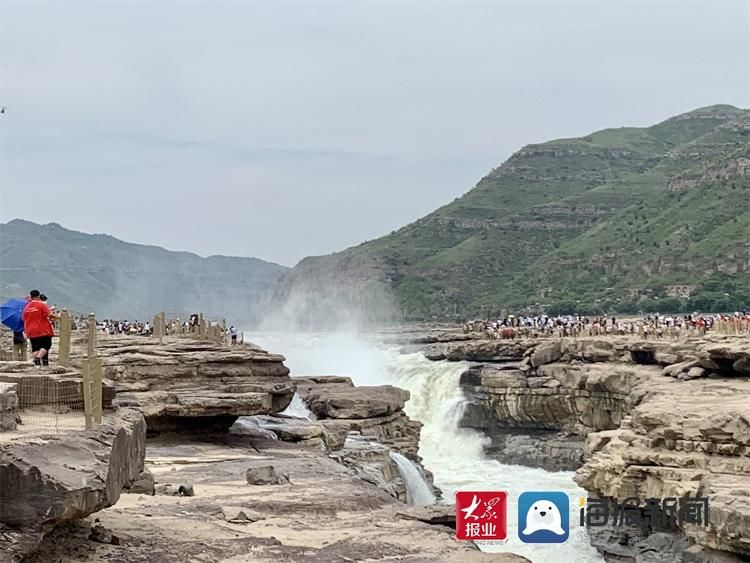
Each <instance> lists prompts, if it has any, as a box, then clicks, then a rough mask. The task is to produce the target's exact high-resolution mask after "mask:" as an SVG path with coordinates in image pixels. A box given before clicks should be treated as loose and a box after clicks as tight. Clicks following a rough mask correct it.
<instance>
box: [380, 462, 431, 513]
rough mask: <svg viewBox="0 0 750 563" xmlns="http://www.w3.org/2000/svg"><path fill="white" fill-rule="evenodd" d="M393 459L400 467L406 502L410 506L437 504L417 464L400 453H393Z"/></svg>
mask: <svg viewBox="0 0 750 563" xmlns="http://www.w3.org/2000/svg"><path fill="white" fill-rule="evenodd" d="M391 459H392V460H393V461H394V463H395V464H396V466H397V467H398V472H399V475H401V478H402V479H403V480H404V484H405V485H406V502H407V503H409V504H420V505H425V504H435V495H433V494H432V491H431V490H430V486H429V485H428V484H427V481H426V480H425V478H424V475H422V473H421V472H420V471H419V468H417V466H416V464H415V463H414V462H413V461H412V460H410V459H408V458H406V457H404V456H403V455H401V454H400V453H398V452H393V451H392V452H391Z"/></svg>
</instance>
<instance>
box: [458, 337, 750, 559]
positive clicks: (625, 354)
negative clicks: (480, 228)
mask: <svg viewBox="0 0 750 563" xmlns="http://www.w3.org/2000/svg"><path fill="white" fill-rule="evenodd" d="M559 344H560V352H559V354H558V352H557V348H556V345H554V346H553V345H551V344H550V342H549V341H548V340H547V341H544V340H543V341H540V342H537V343H534V341H529V346H530V348H529V349H528V351H527V352H526V353H525V356H526V357H527V358H529V361H528V363H527V364H526V368H525V369H523V366H522V367H521V369H514V368H511V369H505V368H506V367H507V366H506V365H503V364H501V363H486V364H482V365H478V366H474V367H472V368H470V369H469V370H467V371H466V372H465V373H464V374H463V375H462V377H461V385H462V387H463V389H464V392H465V394H466V396H467V399H468V404H467V405H466V408H465V411H464V417H463V422H462V423H463V425H465V426H469V427H473V428H477V429H481V430H483V431H484V432H486V433H487V435H488V436H489V437H490V438H492V446H491V447H490V448H489V449H488V453H489V454H493V453H494V454H496V455H498V456H499V457H501V458H502V459H503V460H509V459H510V460H513V461H516V462H518V463H523V464H528V465H535V466H539V465H541V466H542V467H547V468H550V469H554V468H558V469H559V468H566V469H576V468H578V472H577V477H576V480H577V481H578V482H579V483H580V485H581V486H582V487H584V488H585V489H587V490H588V491H590V492H592V493H594V494H595V495H598V496H603V497H610V498H616V499H620V500H622V499H624V498H626V497H629V496H636V497H640V498H641V499H645V498H654V497H656V498H664V497H678V498H679V497H684V496H686V495H690V496H706V497H708V499H709V505H710V519H709V525H708V526H707V527H701V526H693V525H685V526H684V527H683V528H682V529H681V532H682V533H684V534H686V536H687V538H689V539H690V540H691V541H692V542H695V543H696V544H697V546H698V547H696V548H695V550H697V551H696V552H695V553H692V552H691V553H692V555H691V557H694V558H696V559H695V560H696V561H697V560H700V559H699V558H700V557H710V556H709V555H705V553H712V552H708V551H707V552H705V553H703V552H700V553H698V552H699V551H700V550H701V549H705V550H712V549H715V550H720V551H724V552H734V553H737V554H740V555H742V556H748V555H750V401H748V400H747V397H748V396H750V378H748V377H747V375H748V374H747V372H746V370H745V362H746V361H747V358H748V357H750V342H748V341H747V339H743V338H741V337H722V336H714V337H706V338H705V339H695V340H688V341H639V340H636V339H628V338H598V339H597V338H583V339H577V340H574V339H564V340H562V341H561V342H560V343H559ZM468 345H474V343H467V344H463V346H468ZM496 346H508V345H507V344H506V343H501V344H496ZM535 346H536V347H535ZM583 440H585V447H583V448H582V444H583ZM568 446H569V447H568ZM547 456H552V457H554V458H556V460H558V461H559V464H558V465H557V466H555V464H552V465H550V464H549V463H546V462H545V460H544V458H545V457H547ZM657 539H658V538H654V540H653V541H656V540H657ZM649 541H651V540H649ZM688 543H690V542H688ZM688 543H686V544H685V546H687V545H688ZM643 545H650V544H649V542H648V541H646V542H645V543H644V544H643ZM675 545H677V544H675ZM680 545H681V544H680ZM680 549H682V548H680ZM685 549H686V550H687V547H685ZM695 550H694V551H695ZM680 553H681V552H680ZM685 554H687V551H685ZM685 556H686V557H687V555H685ZM679 557H682V554H680V555H679Z"/></svg>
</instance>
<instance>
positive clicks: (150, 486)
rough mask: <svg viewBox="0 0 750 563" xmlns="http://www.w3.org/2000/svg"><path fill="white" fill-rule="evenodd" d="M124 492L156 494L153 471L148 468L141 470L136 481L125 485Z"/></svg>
mask: <svg viewBox="0 0 750 563" xmlns="http://www.w3.org/2000/svg"><path fill="white" fill-rule="evenodd" d="M124 492H126V493H132V494H138V495H151V496H153V495H155V494H156V491H155V482H154V476H153V474H152V473H151V471H149V470H148V469H144V470H143V471H141V472H140V474H139V475H138V477H137V478H136V479H135V481H133V482H132V483H131V484H130V485H128V486H127V487H125V491H124Z"/></svg>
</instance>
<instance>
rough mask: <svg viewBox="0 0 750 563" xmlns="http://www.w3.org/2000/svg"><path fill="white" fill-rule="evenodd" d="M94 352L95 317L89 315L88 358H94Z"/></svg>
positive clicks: (92, 314) (91, 314)
mask: <svg viewBox="0 0 750 563" xmlns="http://www.w3.org/2000/svg"><path fill="white" fill-rule="evenodd" d="M94 350H96V315H94V313H90V314H89V337H88V342H87V351H88V354H89V358H93V357H94Z"/></svg>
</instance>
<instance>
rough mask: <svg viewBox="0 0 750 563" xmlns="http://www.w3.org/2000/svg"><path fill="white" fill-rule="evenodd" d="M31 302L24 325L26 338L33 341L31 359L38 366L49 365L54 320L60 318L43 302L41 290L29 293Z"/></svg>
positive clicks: (26, 309) (25, 310)
mask: <svg viewBox="0 0 750 563" xmlns="http://www.w3.org/2000/svg"><path fill="white" fill-rule="evenodd" d="M29 295H30V296H31V301H29V302H28V303H27V304H26V307H24V309H23V325H24V332H26V336H28V337H29V341H31V357H32V358H34V364H35V365H37V366H40V365H41V366H48V365H49V351H50V348H52V337H53V336H54V335H55V329H54V328H53V327H52V320H54V319H58V318H60V316H59V315H57V314H56V313H53V312H52V309H50V308H49V307H48V306H47V304H46V303H45V302H44V301H42V299H41V297H40V296H41V294H40V293H39V290H37V289H33V290H31V291H30V292H29Z"/></svg>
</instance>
